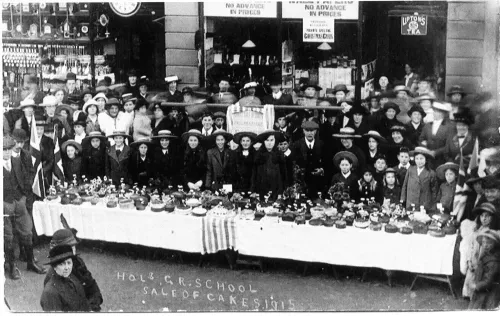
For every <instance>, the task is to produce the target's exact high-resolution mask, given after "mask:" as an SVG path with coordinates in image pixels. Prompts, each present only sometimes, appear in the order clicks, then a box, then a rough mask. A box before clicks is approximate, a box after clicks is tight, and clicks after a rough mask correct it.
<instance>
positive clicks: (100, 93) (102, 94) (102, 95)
mask: <svg viewBox="0 0 500 316" xmlns="http://www.w3.org/2000/svg"><path fill="white" fill-rule="evenodd" d="M99 98H103V99H104V100H105V101H106V103H108V97H107V96H106V95H105V94H104V93H103V92H99V93H98V94H96V95H95V96H94V100H95V101H97V99H99Z"/></svg>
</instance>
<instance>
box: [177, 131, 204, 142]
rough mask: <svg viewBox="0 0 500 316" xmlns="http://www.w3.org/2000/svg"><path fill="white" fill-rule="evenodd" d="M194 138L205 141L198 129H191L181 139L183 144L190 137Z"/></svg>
mask: <svg viewBox="0 0 500 316" xmlns="http://www.w3.org/2000/svg"><path fill="white" fill-rule="evenodd" d="M191 136H194V137H196V138H198V140H199V141H201V140H202V139H203V135H202V134H201V131H199V130H197V129H190V130H189V131H187V132H185V133H184V134H182V135H181V139H182V141H183V142H187V141H188V139H189V137H191Z"/></svg>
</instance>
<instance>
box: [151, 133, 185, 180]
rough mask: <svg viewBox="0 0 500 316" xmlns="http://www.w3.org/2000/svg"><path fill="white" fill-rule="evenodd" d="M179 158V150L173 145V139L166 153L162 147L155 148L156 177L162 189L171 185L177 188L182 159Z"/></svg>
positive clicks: (154, 164)
mask: <svg viewBox="0 0 500 316" xmlns="http://www.w3.org/2000/svg"><path fill="white" fill-rule="evenodd" d="M178 158H179V157H178V154H177V151H176V150H175V147H174V146H172V141H170V144H169V146H168V149H167V151H166V152H165V153H163V150H162V149H161V148H160V147H156V148H155V150H154V156H153V166H154V167H153V171H154V179H155V180H156V181H157V182H159V185H160V187H161V188H162V189H166V188H168V186H170V185H171V186H172V187H174V188H175V187H176V186H177V185H178V184H179V179H178V177H179V174H180V172H179V167H180V163H179V160H180V159H178Z"/></svg>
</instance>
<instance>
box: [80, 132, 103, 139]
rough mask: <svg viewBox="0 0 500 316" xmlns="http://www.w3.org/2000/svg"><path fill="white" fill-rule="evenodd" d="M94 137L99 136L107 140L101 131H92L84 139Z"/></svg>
mask: <svg viewBox="0 0 500 316" xmlns="http://www.w3.org/2000/svg"><path fill="white" fill-rule="evenodd" d="M94 138H98V139H100V140H101V141H106V136H104V135H103V134H102V133H101V132H98V131H94V132H90V133H89V134H88V135H87V136H85V138H84V139H89V140H92V139H94Z"/></svg>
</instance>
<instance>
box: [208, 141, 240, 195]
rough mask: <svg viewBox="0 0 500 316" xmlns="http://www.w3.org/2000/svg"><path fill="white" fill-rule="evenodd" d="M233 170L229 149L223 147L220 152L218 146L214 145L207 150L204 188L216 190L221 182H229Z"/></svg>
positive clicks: (220, 185)
mask: <svg viewBox="0 0 500 316" xmlns="http://www.w3.org/2000/svg"><path fill="white" fill-rule="evenodd" d="M221 156H222V157H221ZM233 172H234V160H233V155H232V154H231V151H230V149H228V148H225V149H224V150H223V151H222V152H220V150H219V148H217V147H215V148H212V149H209V150H208V151H207V173H206V178H205V188H207V189H208V188H210V189H213V190H218V189H221V188H222V185H223V184H231V182H232V181H231V180H232V179H233Z"/></svg>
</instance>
